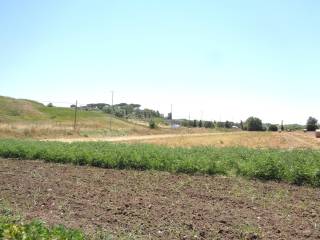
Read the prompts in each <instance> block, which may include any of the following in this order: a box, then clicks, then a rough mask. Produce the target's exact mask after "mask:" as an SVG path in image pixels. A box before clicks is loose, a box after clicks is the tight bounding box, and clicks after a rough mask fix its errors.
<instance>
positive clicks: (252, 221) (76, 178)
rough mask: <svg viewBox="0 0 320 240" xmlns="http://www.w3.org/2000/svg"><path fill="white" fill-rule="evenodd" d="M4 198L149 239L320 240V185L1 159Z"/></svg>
mask: <svg viewBox="0 0 320 240" xmlns="http://www.w3.org/2000/svg"><path fill="white" fill-rule="evenodd" d="M0 199H1V201H2V202H5V203H7V204H8V205H10V206H11V207H12V208H13V209H14V210H15V211H17V212H21V213H22V214H23V215H24V216H25V217H27V218H28V219H29V218H40V219H43V220H45V221H46V222H48V223H49V224H56V223H62V224H65V225H67V226H70V227H78V228H83V229H85V231H86V232H88V233H90V232H94V231H96V230H97V229H101V228H102V229H105V230H107V231H109V232H111V233H113V234H115V235H129V234H132V235H134V236H137V237H140V238H142V239H241V238H242V239H260V238H262V239H305V238H309V239H320V201H319V200H320V191H319V189H313V188H308V187H298V186H292V185H288V184H284V183H275V182H268V183H262V182H259V181H247V180H243V179H240V178H230V177H209V176H189V175H184V174H183V175H175V174H169V173H165V172H151V171H146V172H138V171H119V170H108V169H98V168H92V167H78V166H71V165H58V164H49V163H43V162H40V161H18V160H3V159H0Z"/></svg>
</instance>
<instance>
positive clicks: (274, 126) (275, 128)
mask: <svg viewBox="0 0 320 240" xmlns="http://www.w3.org/2000/svg"><path fill="white" fill-rule="evenodd" d="M268 131H270V132H277V131H278V126H277V125H275V124H271V125H270V126H269V128H268Z"/></svg>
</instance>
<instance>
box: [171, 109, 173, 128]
mask: <svg viewBox="0 0 320 240" xmlns="http://www.w3.org/2000/svg"><path fill="white" fill-rule="evenodd" d="M172 126H173V116H172V104H171V128H172Z"/></svg>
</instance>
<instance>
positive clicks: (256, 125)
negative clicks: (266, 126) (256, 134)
mask: <svg viewBox="0 0 320 240" xmlns="http://www.w3.org/2000/svg"><path fill="white" fill-rule="evenodd" d="M245 125H246V128H247V130H248V131H263V127H262V121H261V119H259V118H256V117H249V118H248V119H247V120H246V124H245Z"/></svg>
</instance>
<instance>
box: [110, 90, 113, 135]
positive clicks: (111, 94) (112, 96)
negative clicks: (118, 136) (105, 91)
mask: <svg viewBox="0 0 320 240" xmlns="http://www.w3.org/2000/svg"><path fill="white" fill-rule="evenodd" d="M112 115H113V91H111V114H110V122H109V128H110V130H111V124H112Z"/></svg>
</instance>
